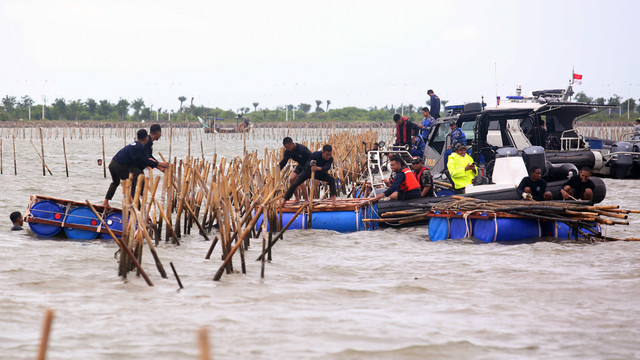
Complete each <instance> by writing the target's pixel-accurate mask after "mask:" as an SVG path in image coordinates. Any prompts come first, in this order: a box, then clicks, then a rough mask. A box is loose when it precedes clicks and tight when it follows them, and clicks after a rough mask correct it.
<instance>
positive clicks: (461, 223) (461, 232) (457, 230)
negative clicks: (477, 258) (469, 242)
mask: <svg viewBox="0 0 640 360" xmlns="http://www.w3.org/2000/svg"><path fill="white" fill-rule="evenodd" d="M467 224H468V225H467ZM471 234H473V230H472V229H471V219H466V220H465V219H464V218H453V219H451V223H450V228H449V237H450V238H451V239H466V238H468V237H471Z"/></svg>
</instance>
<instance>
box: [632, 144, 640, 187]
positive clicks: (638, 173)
mask: <svg viewBox="0 0 640 360" xmlns="http://www.w3.org/2000/svg"><path fill="white" fill-rule="evenodd" d="M631 176H633V177H634V178H636V179H637V178H639V177H640V143H635V144H633V168H632V169H631Z"/></svg>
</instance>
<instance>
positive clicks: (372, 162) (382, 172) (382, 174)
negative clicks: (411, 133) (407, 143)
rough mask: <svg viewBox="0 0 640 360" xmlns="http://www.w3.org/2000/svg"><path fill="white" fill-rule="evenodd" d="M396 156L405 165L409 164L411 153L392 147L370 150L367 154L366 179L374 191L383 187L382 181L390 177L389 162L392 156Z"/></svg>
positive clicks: (401, 148) (403, 148)
mask: <svg viewBox="0 0 640 360" xmlns="http://www.w3.org/2000/svg"><path fill="white" fill-rule="evenodd" d="M396 154H397V155H400V156H401V157H402V159H403V160H404V161H405V162H406V163H407V164H411V153H409V152H408V151H407V150H405V147H396V146H394V147H391V149H389V150H386V149H382V150H371V151H369V152H368V154H367V155H368V156H367V162H368V169H367V172H368V176H367V177H368V181H369V183H370V184H371V185H372V187H373V188H374V189H375V188H380V187H385V184H384V181H383V179H388V178H389V177H390V176H391V173H392V172H391V167H390V165H389V161H390V160H391V158H392V157H393V155H396Z"/></svg>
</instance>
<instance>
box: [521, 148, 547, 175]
mask: <svg viewBox="0 0 640 360" xmlns="http://www.w3.org/2000/svg"><path fill="white" fill-rule="evenodd" d="M522 158H523V159H524V164H525V165H526V166H527V171H529V170H530V169H531V167H532V166H538V167H539V168H540V169H542V174H543V175H546V173H547V156H546V155H545V153H544V148H543V147H542V146H529V147H527V148H525V149H524V150H522Z"/></svg>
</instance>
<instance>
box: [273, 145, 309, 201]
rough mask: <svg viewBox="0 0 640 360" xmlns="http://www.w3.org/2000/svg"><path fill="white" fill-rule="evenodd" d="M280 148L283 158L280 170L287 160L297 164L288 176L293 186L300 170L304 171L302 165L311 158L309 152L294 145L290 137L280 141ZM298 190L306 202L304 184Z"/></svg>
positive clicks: (300, 146)
mask: <svg viewBox="0 0 640 360" xmlns="http://www.w3.org/2000/svg"><path fill="white" fill-rule="evenodd" d="M282 146H283V147H284V149H285V150H284V156H283V157H282V160H280V163H279V164H278V165H279V166H280V170H282V169H283V168H284V167H285V166H286V165H287V162H289V159H291V160H293V161H295V162H297V163H298V165H297V166H296V167H295V168H294V169H293V172H291V175H290V176H289V184H293V182H294V181H295V180H296V177H298V175H300V173H301V172H302V170H303V169H304V165H305V164H306V163H307V162H308V161H309V157H311V151H310V150H309V149H308V148H307V147H306V146H304V145H302V144H296V143H295V142H293V139H291V138H290V137H288V136H287V137H285V138H284V139H282ZM300 190H301V192H302V197H303V198H304V199H305V200H307V189H306V186H304V183H302V184H300Z"/></svg>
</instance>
